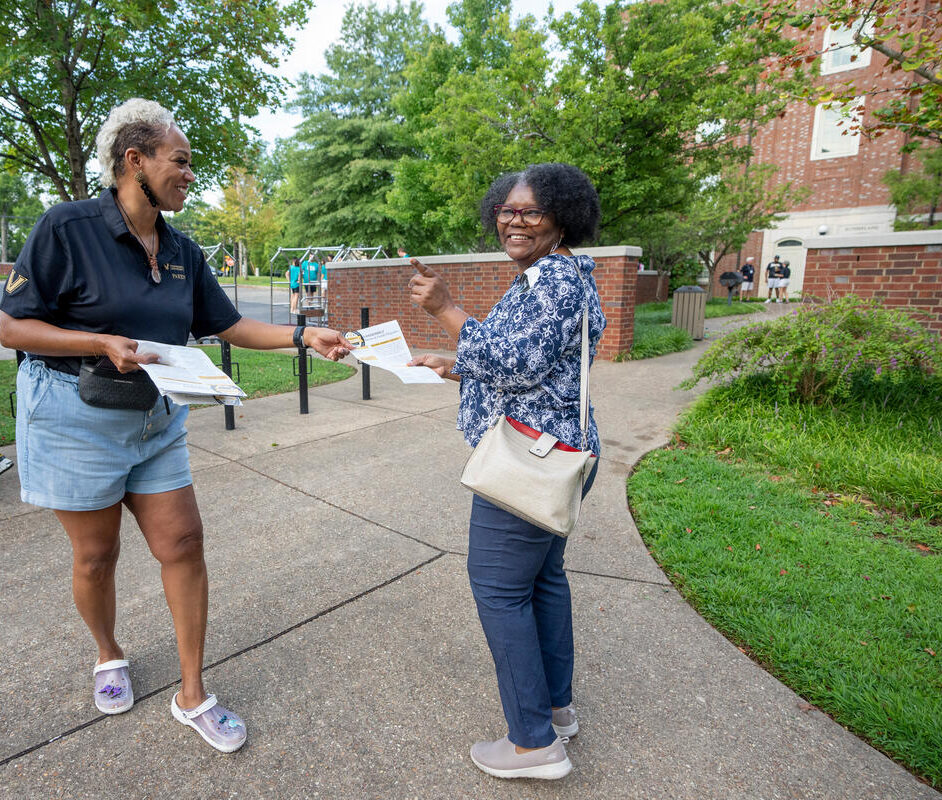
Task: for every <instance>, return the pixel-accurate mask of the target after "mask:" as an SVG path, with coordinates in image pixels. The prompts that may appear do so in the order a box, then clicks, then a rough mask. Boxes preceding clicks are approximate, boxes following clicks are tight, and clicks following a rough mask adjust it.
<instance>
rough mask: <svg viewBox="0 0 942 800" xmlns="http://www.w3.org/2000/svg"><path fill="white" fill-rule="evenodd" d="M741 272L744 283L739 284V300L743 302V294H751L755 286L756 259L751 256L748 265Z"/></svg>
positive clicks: (743, 266) (747, 261)
mask: <svg viewBox="0 0 942 800" xmlns="http://www.w3.org/2000/svg"><path fill="white" fill-rule="evenodd" d="M739 271H740V272H741V273H742V283H741V284H739V299H740V300H742V299H743V294H744V293H745V292H751V291H752V287H753V286H754V283H753V281H754V280H755V277H756V267H755V258H753V257H752V256H749V257H748V258H747V259H746V263H745V264H743V265H742V269H740V270H739Z"/></svg>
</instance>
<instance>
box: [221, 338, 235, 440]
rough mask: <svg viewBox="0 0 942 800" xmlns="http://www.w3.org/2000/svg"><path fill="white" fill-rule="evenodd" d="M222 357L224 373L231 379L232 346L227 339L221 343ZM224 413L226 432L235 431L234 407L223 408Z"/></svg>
mask: <svg viewBox="0 0 942 800" xmlns="http://www.w3.org/2000/svg"><path fill="white" fill-rule="evenodd" d="M219 349H220V351H221V352H220V355H221V357H222V371H223V372H225V373H226V375H228V376H229V377H230V378H231V377H232V345H231V344H229V342H227V341H226V340H225V339H223V340H222V341H221V342H220V343H219ZM222 412H223V414H224V415H225V417H226V430H227V431H232V430H235V409H233V407H232V406H223V407H222Z"/></svg>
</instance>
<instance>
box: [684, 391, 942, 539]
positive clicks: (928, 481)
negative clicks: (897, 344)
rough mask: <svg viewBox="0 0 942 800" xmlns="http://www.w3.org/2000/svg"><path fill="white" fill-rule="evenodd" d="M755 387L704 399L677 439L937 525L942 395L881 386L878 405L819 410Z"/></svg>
mask: <svg viewBox="0 0 942 800" xmlns="http://www.w3.org/2000/svg"><path fill="white" fill-rule="evenodd" d="M762 388H763V387H762V386H761V383H760V382H758V381H756V382H753V384H752V390H744V389H743V388H742V385H741V384H739V385H737V384H734V385H731V386H724V387H717V388H715V389H713V390H711V391H710V392H708V393H707V394H706V395H704V396H703V397H702V398H701V399H700V400H699V401H698V402H697V403H696V404H694V406H693V407H692V408H691V409H690V410H689V411H688V412H687V414H686V415H685V417H684V418H683V420H682V423H681V428H680V434H681V436H682V437H683V438H684V439H685V440H686V441H688V442H689V443H691V444H693V445H696V446H697V447H699V448H701V449H713V450H723V449H724V448H726V447H732V448H733V451H734V452H736V454H737V455H740V456H744V457H747V458H749V459H751V460H753V461H757V462H761V463H763V464H765V465H767V466H769V467H771V468H775V469H784V470H789V471H790V472H792V473H793V474H794V475H795V477H796V478H798V479H799V480H800V481H802V483H804V484H805V485H806V486H816V487H827V488H828V489H830V490H832V491H836V492H840V493H842V494H858V495H864V496H866V497H868V498H870V499H871V500H873V501H875V502H876V503H877V504H879V505H880V506H885V507H888V508H892V509H894V510H897V511H901V512H903V513H906V514H908V515H914V516H921V517H924V518H926V519H930V520H935V521H936V522H940V523H942V447H940V446H939V443H940V441H942V386H938V384H934V383H932V382H923V383H918V382H912V383H908V384H903V385H900V386H898V387H893V386H891V387H888V388H887V392H888V393H887V394H886V395H884V398H883V400H881V399H878V398H876V397H873V396H871V397H866V398H861V399H855V400H848V401H844V402H841V403H835V404H832V405H822V406H812V405H808V404H804V403H799V402H776V401H775V399H774V398H773V397H772V396H771V387H769V391H768V392H765V391H763V390H762ZM893 398H895V399H893ZM904 399H905V402H902V401H903V400H904ZM887 400H889V401H890V402H886V401H887ZM940 549H942V548H940Z"/></svg>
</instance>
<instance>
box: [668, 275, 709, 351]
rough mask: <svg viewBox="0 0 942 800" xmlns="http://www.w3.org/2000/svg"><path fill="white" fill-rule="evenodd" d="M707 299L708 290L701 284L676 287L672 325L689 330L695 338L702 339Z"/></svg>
mask: <svg viewBox="0 0 942 800" xmlns="http://www.w3.org/2000/svg"><path fill="white" fill-rule="evenodd" d="M706 299H707V293H706V291H704V290H703V289H701V288H700V287H699V286H681V287H680V288H678V289H675V290H674V298H673V300H672V302H671V325H674V326H675V327H677V328H681V329H683V330H685V331H687V333H689V334H690V335H691V337H693V338H694V339H702V338H703V319H704V317H705V316H706Z"/></svg>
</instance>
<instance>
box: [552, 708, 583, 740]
mask: <svg viewBox="0 0 942 800" xmlns="http://www.w3.org/2000/svg"><path fill="white" fill-rule="evenodd" d="M553 730H554V731H556V735H557V736H575V735H576V734H577V733H579V721H578V720H577V719H576V709H574V708H573V707H572V703H570V704H569V705H568V706H566V707H565V708H554V709H553Z"/></svg>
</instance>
